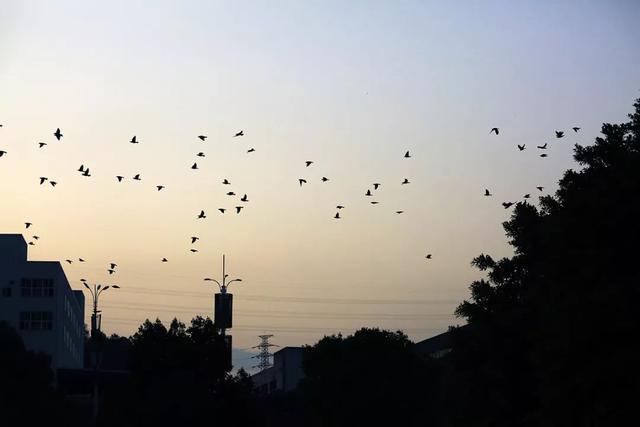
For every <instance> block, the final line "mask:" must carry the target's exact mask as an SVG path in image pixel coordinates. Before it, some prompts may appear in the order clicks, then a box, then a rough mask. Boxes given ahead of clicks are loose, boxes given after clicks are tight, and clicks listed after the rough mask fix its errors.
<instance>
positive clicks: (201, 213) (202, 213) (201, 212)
mask: <svg viewBox="0 0 640 427" xmlns="http://www.w3.org/2000/svg"><path fill="white" fill-rule="evenodd" d="M206 217H207V216H206V215H205V214H204V211H200V214H199V215H198V219H201V218H206Z"/></svg>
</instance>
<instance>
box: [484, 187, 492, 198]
mask: <svg viewBox="0 0 640 427" xmlns="http://www.w3.org/2000/svg"><path fill="white" fill-rule="evenodd" d="M484 195H485V196H491V195H492V194H491V193H490V192H489V190H488V189H486V188H485V189H484Z"/></svg>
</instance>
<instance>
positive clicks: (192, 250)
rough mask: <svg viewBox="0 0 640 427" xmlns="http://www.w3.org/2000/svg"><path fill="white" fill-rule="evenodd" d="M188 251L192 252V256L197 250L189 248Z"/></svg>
mask: <svg viewBox="0 0 640 427" xmlns="http://www.w3.org/2000/svg"><path fill="white" fill-rule="evenodd" d="M189 250H190V251H191V252H193V253H194V254H195V253H196V252H198V250H197V249H193V248H191V249H189Z"/></svg>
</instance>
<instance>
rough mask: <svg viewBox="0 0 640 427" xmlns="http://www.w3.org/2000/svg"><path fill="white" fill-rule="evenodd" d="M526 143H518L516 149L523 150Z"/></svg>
mask: <svg viewBox="0 0 640 427" xmlns="http://www.w3.org/2000/svg"><path fill="white" fill-rule="evenodd" d="M526 145H527V144H522V145H520V144H518V150H520V151H523V150H524V148H525V147H526Z"/></svg>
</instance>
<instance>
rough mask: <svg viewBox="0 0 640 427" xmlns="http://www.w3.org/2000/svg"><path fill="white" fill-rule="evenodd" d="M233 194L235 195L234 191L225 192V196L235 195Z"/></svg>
mask: <svg viewBox="0 0 640 427" xmlns="http://www.w3.org/2000/svg"><path fill="white" fill-rule="evenodd" d="M235 195H236V193H234V192H233V191H229V192H228V193H227V196H235Z"/></svg>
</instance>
